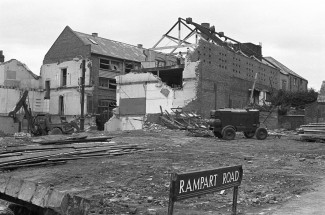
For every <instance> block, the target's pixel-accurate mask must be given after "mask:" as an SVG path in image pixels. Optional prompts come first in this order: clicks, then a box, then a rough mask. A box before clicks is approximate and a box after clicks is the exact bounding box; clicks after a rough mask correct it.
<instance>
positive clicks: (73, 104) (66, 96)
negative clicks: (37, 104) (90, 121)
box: [43, 88, 87, 115]
mask: <svg viewBox="0 0 325 215" xmlns="http://www.w3.org/2000/svg"><path fill="white" fill-rule="evenodd" d="M60 96H63V103H64V115H80V113H81V105H80V92H79V91H78V90H77V89H64V88H63V89H60V90H51V93H50V100H45V101H46V102H44V103H45V105H44V106H43V107H44V112H47V113H50V114H53V115H57V114H59V97H60ZM47 103H48V106H47V105H46V104H47ZM84 110H85V111H84V113H87V96H85V102H84Z"/></svg>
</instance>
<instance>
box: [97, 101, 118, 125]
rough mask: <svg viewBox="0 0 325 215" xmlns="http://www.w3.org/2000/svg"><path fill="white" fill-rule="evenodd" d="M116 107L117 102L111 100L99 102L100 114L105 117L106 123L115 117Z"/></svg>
mask: <svg viewBox="0 0 325 215" xmlns="http://www.w3.org/2000/svg"><path fill="white" fill-rule="evenodd" d="M115 107H116V101H114V100H110V99H100V100H98V113H99V114H101V115H102V116H104V118H105V121H107V120H108V119H109V118H111V117H112V116H113V109H114V108H115Z"/></svg>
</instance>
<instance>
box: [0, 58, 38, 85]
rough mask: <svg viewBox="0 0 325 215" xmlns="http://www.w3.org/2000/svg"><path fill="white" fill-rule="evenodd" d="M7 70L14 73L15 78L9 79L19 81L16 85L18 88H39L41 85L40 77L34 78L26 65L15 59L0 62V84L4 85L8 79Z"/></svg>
mask: <svg viewBox="0 0 325 215" xmlns="http://www.w3.org/2000/svg"><path fill="white" fill-rule="evenodd" d="M7 71H13V72H15V73H16V78H15V79H10V80H11V81H17V82H19V85H18V86H17V87H18V88H20V89H31V88H32V89H39V88H40V87H41V86H40V79H35V77H34V76H33V75H34V74H32V72H31V71H30V70H29V69H28V67H27V66H26V65H25V64H23V63H21V62H20V61H18V60H16V59H12V60H9V61H7V62H4V63H2V64H0V85H5V81H6V80H8V77H7Z"/></svg>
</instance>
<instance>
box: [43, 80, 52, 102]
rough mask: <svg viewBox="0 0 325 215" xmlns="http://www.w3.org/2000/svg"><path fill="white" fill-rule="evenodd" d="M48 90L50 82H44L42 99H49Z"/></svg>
mask: <svg viewBox="0 0 325 215" xmlns="http://www.w3.org/2000/svg"><path fill="white" fill-rule="evenodd" d="M50 88H51V82H50V81H45V96H44V99H50Z"/></svg>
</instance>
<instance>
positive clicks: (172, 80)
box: [150, 68, 184, 88]
mask: <svg viewBox="0 0 325 215" xmlns="http://www.w3.org/2000/svg"><path fill="white" fill-rule="evenodd" d="M183 70H184V69H182V68H179V69H165V70H159V71H150V72H151V73H152V74H154V75H158V77H159V78H160V79H161V81H162V82H164V83H166V84H167V85H168V86H170V87H172V88H182V86H183Z"/></svg>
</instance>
